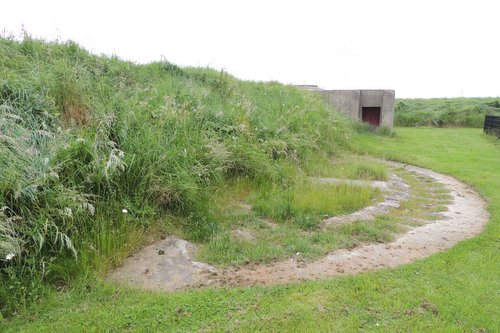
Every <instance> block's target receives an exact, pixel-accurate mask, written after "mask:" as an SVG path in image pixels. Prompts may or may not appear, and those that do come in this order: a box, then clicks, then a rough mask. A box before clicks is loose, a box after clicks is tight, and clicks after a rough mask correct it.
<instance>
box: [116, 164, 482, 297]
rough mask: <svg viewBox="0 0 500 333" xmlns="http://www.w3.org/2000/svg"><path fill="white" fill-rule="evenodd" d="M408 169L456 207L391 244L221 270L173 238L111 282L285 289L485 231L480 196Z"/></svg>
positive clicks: (420, 254) (421, 253)
mask: <svg viewBox="0 0 500 333" xmlns="http://www.w3.org/2000/svg"><path fill="white" fill-rule="evenodd" d="M392 164H393V165H394V166H396V167H403V165H402V164H398V163H392ZM404 167H405V168H406V169H407V170H410V171H414V172H416V173H419V174H422V175H425V176H428V177H431V178H433V179H434V180H436V181H437V182H440V183H442V184H444V185H445V186H446V187H447V189H448V190H449V191H450V192H451V195H452V197H453V202H452V203H451V204H450V205H448V211H447V212H444V213H443V215H444V219H440V220H438V221H433V222H430V223H428V224H426V225H424V226H421V227H416V228H413V229H410V230H409V231H408V232H407V233H405V234H403V235H400V236H399V238H397V240H395V241H393V242H391V243H380V244H366V245H362V246H359V247H356V248H354V249H352V250H344V249H342V250H337V251H334V252H332V253H330V254H328V255H327V256H325V257H323V258H321V259H318V260H316V261H308V262H306V261H304V260H301V258H300V256H299V257H294V258H290V259H288V260H283V261H278V262H275V263H271V264H266V265H263V264H255V265H246V266H243V267H239V268H228V269H217V268H215V267H212V266H209V265H207V264H203V263H200V262H196V261H194V260H192V259H190V255H189V253H190V250H194V246H193V245H192V244H190V243H188V242H186V241H183V240H179V239H175V238H173V237H169V238H167V239H165V240H162V241H159V242H157V243H155V244H152V245H150V246H148V247H146V248H144V249H142V250H141V251H140V252H138V253H137V254H136V255H134V256H132V257H131V258H129V259H128V260H127V261H126V262H125V263H124V265H123V266H122V267H121V268H119V269H117V270H116V271H114V272H112V273H111V274H110V276H109V277H110V279H111V280H113V281H116V282H118V283H124V284H128V285H133V286H136V287H140V288H146V289H152V290H179V289H187V288H196V287H204V286H246V285H269V284H285V283H287V282H290V281H303V280H311V279H322V278H328V277H333V276H338V275H352V274H356V273H361V272H366V271H371V270H376V269H380V268H385V267H396V266H400V265H404V264H407V263H410V262H412V261H415V260H417V259H420V258H424V257H427V256H429V255H431V254H433V253H436V252H439V251H443V250H446V249H449V248H450V247H452V246H453V245H455V244H456V243H458V242H459V241H461V240H464V239H468V238H472V237H473V236H475V235H477V234H479V233H480V232H481V230H482V229H483V227H484V225H485V224H486V222H487V221H488V213H487V211H486V203H485V201H484V200H483V199H481V197H480V196H479V194H478V193H477V192H475V191H474V190H472V189H471V188H470V187H469V186H467V185H465V184H463V183H461V182H459V181H458V180H456V179H455V178H453V177H450V176H446V175H442V174H439V173H436V172H434V171H431V170H428V169H423V168H418V167H415V166H410V165H405V166H404Z"/></svg>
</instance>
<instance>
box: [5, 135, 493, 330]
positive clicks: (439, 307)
mask: <svg viewBox="0 0 500 333" xmlns="http://www.w3.org/2000/svg"><path fill="white" fill-rule="evenodd" d="M397 132H398V136H397V137H396V138H385V137H377V136H373V135H362V136H359V137H357V138H356V143H357V144H359V146H360V150H361V151H367V152H370V153H372V154H375V155H378V156H381V157H386V158H391V159H396V160H400V161H406V162H411V163H413V164H417V165H421V166H425V167H429V168H432V169H435V170H437V171H440V172H443V173H447V174H451V175H454V176H456V177H458V178H459V179H462V180H463V181H465V182H467V183H469V184H471V185H473V186H474V187H475V188H476V189H478V190H479V191H480V192H481V194H482V195H483V196H484V197H485V198H487V200H488V202H489V205H488V210H489V212H490V214H491V221H490V222H489V224H488V225H487V227H486V229H485V231H484V232H483V233H482V234H481V235H480V236H478V237H475V238H474V239H472V240H467V241H463V242H461V243H460V244H458V245H456V246H455V247H454V248H452V249H451V250H449V251H446V252H443V253H439V254H436V255H433V256H431V257H430V258H427V259H424V260H420V261H418V262H416V263H413V264H410V265H406V266H404V267H401V268H397V269H391V270H382V271H379V272H373V273H368V274H362V275H358V276H352V277H341V278H336V279H331V280H325V281H316V282H304V283H297V284H291V285H287V286H275V287H254V288H236V289H221V290H210V289H205V290H193V291H189V292H178V293H172V294H163V293H151V292H142V291H138V290H129V289H123V288H118V287H115V286H110V285H105V284H97V285H93V286H87V288H85V287H84V286H82V287H75V288H74V289H72V290H70V291H68V292H66V291H62V292H60V293H58V294H55V295H52V296H51V298H50V299H48V300H47V301H45V302H43V303H41V304H39V305H36V306H35V305H33V306H32V307H30V309H29V311H28V312H23V313H22V314H20V315H19V316H16V317H13V318H12V319H10V320H9V321H8V322H5V323H4V329H5V330H6V331H26V332H44V331H47V332H49V331H50V332H55V331H61V332H62V331H103V330H104V331H105V330H107V331H122V330H130V331H226V330H230V331H243V332H244V331H252V330H265V331H332V330H333V331H343V332H358V331H377V332H396V331H410V332H423V331H425V332H464V331H465V332H496V331H497V330H498V327H499V324H500V322H499V321H500V320H499V316H498V306H499V304H500V298H499V295H498V289H499V282H498V275H499V274H500V269H499V267H500V262H499V256H498V238H499V236H500V230H499V229H500V192H499V191H498V188H499V187H500V177H499V172H500V170H499V168H498V165H499V159H500V147H499V144H498V141H496V140H493V139H492V138H490V137H486V136H485V135H483V134H482V133H481V131H480V130H477V129H428V128H426V129H404V128H400V129H397ZM27 319H28V320H27Z"/></svg>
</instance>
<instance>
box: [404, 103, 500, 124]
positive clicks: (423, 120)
mask: <svg viewBox="0 0 500 333" xmlns="http://www.w3.org/2000/svg"><path fill="white" fill-rule="evenodd" d="M485 115H500V104H499V98H432V99H400V100H398V101H397V103H396V110H395V116H394V124H395V125H396V126H405V127H418V126H436V127H483V124H484V117H485Z"/></svg>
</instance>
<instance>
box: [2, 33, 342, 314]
mask: <svg viewBox="0 0 500 333" xmlns="http://www.w3.org/2000/svg"><path fill="white" fill-rule="evenodd" d="M350 131H351V129H350V126H349V125H348V124H347V123H346V122H345V121H344V120H343V119H342V118H340V117H339V116H338V115H337V114H335V113H333V112H331V111H330V110H327V109H326V108H325V106H324V105H323V103H322V102H321V100H319V99H318V98H317V97H315V96H313V95H309V94H307V93H306V92H300V91H298V90H296V89H295V88H293V87H289V86H284V85H281V84H279V83H276V82H270V83H255V82H242V81H239V80H236V79H235V78H233V77H232V76H230V75H228V74H227V73H225V72H218V71H215V70H211V69H208V68H180V67H178V66H176V65H174V64H171V63H169V62H168V61H166V60H162V61H158V62H154V63H151V64H148V65H137V64H134V63H131V62H126V61H122V60H120V59H118V58H116V57H104V56H95V55H92V54H90V53H88V52H87V51H86V50H84V49H82V48H80V47H79V46H78V45H77V44H75V43H73V42H66V43H53V42H44V41H40V40H34V39H32V38H30V37H29V36H26V37H25V39H24V40H22V41H16V40H13V39H10V38H1V39H0V296H1V297H0V311H7V312H8V311H12V310H13V309H15V308H16V307H19V306H22V304H23V303H22V302H28V301H32V300H33V299H34V298H36V297H39V295H40V290H42V289H43V286H45V285H46V284H45V283H44V281H53V282H57V283H56V284H57V285H59V286H60V285H65V284H67V283H69V282H71V280H72V279H74V278H75V277H78V276H81V275H82V274H84V273H85V272H87V273H88V272H91V271H92V270H93V269H95V268H96V265H97V262H99V261H100V260H101V261H102V260H104V261H105V259H102V258H104V257H106V258H111V259H109V262H110V264H112V262H113V260H115V259H117V257H116V255H117V254H119V253H123V255H124V254H125V253H126V252H127V251H131V249H130V248H128V247H130V246H133V245H130V244H136V245H137V244H139V243H140V242H141V241H144V240H145V239H146V236H138V237H136V236H137V235H147V234H148V233H150V232H152V230H157V232H158V230H160V231H161V230H170V229H169V228H171V229H172V228H174V229H175V228H179V229H181V230H183V231H182V232H184V233H185V235H186V236H187V237H189V238H190V239H193V240H196V241H205V240H207V239H210V237H212V235H213V234H214V233H215V232H216V231H217V221H216V220H214V219H213V218H212V217H211V215H210V212H209V211H210V210H209V207H210V205H211V200H212V198H211V195H210V189H211V188H213V186H219V185H221V184H224V182H226V181H228V180H231V179H235V178H246V179H249V180H251V181H252V182H255V183H259V182H260V183H267V184H275V185H276V186H285V185H286V184H288V183H290V182H293V169H294V168H297V167H299V166H300V165H301V164H303V162H304V161H305V160H307V158H308V157H310V156H314V155H315V154H320V153H321V154H327V155H332V154H336V153H337V152H338V151H339V150H341V149H342V148H343V147H344V146H345V144H346V140H347V137H348V136H349V135H350ZM131 239H135V242H134V241H132V242H130V240H131ZM124 249H125V250H124ZM113 258H115V259H113ZM104 265H105V264H104ZM87 273H86V274H87Z"/></svg>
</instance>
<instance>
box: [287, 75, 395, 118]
mask: <svg viewBox="0 0 500 333" xmlns="http://www.w3.org/2000/svg"><path fill="white" fill-rule="evenodd" d="M297 87H298V88H300V89H304V90H310V91H316V92H318V93H320V94H321V95H322V96H323V99H324V100H325V103H327V104H328V105H330V106H333V107H334V108H335V109H336V110H337V111H339V112H341V113H343V114H345V115H347V116H348V117H350V118H352V119H355V120H360V121H363V122H366V123H368V124H370V125H372V126H375V127H379V126H383V127H387V128H392V127H393V123H394V99H395V92H394V90H323V89H321V88H318V86H315V85H301V86H297Z"/></svg>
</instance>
